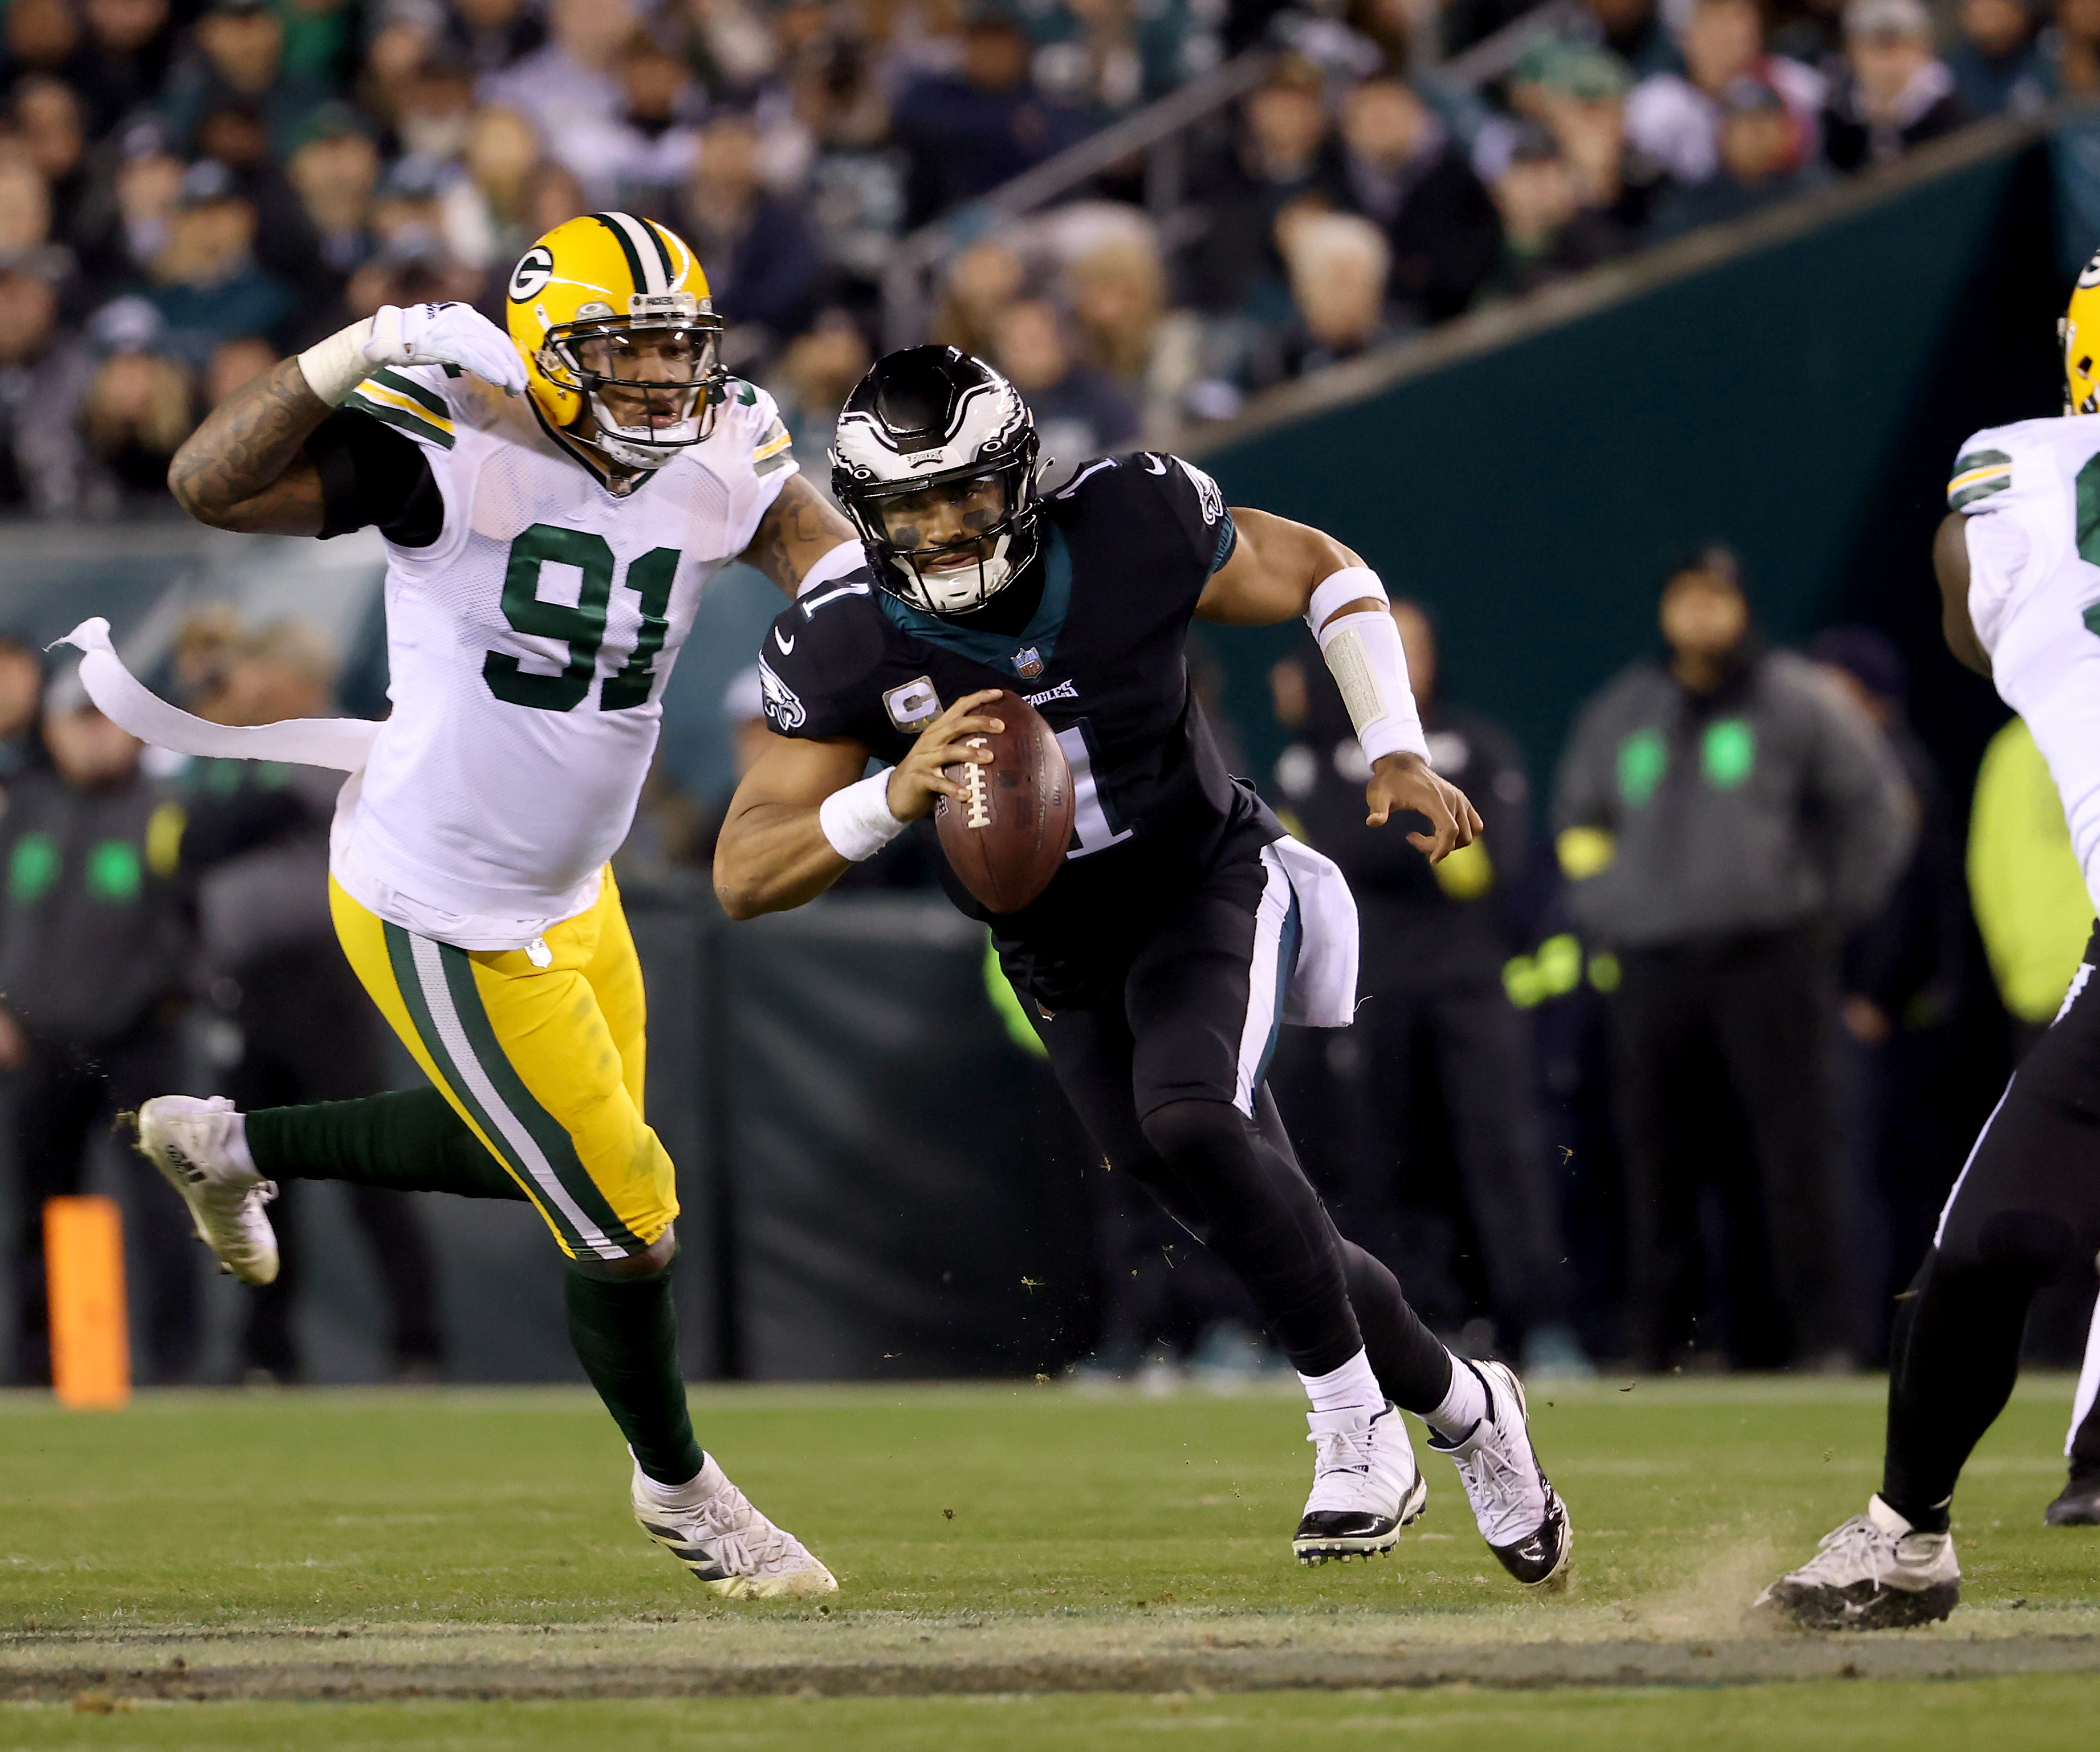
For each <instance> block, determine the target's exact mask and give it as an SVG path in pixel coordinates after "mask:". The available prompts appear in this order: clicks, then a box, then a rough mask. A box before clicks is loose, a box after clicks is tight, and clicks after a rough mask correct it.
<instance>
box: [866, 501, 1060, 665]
mask: <svg viewBox="0 0 2100 1752" xmlns="http://www.w3.org/2000/svg"><path fill="white" fill-rule="evenodd" d="M1047 528H1048V535H1047V538H1046V540H1045V541H1044V542H1043V600H1042V601H1041V602H1038V603H1037V604H1036V605H1035V614H1034V615H1032V616H1030V618H1029V622H1028V624H1027V625H1026V626H1025V627H1023V628H1022V629H1021V631H1020V632H1018V633H1011V634H1009V633H983V632H980V631H978V630H977V629H976V628H974V627H959V626H957V625H955V623H954V622H952V621H948V620H942V618H941V617H940V616H938V615H929V614H926V613H924V612H923V611H920V610H919V609H916V608H914V607H912V606H911V604H910V603H909V602H906V601H905V600H904V599H903V598H902V597H898V596H893V595H892V594H890V593H889V591H887V590H877V591H876V593H875V599H876V601H877V602H880V604H881V605H882V611H883V613H885V615H887V616H889V620H890V623H891V624H893V626H895V627H897V628H898V629H900V630H901V631H903V632H906V633H910V634H911V636H912V637H913V638H922V639H924V640H925V641H926V642H928V643H929V644H931V645H945V646H946V647H948V649H949V650H951V651H960V652H961V654H962V655H964V656H965V657H967V658H968V659H969V660H971V662H973V663H981V664H983V665H984V666H985V667H986V669H995V670H997V671H998V672H999V673H1000V674H1001V675H1012V676H1014V677H1017V678H1019V677H1021V671H1020V669H1018V668H1017V666H1016V665H1015V663H1014V659H1015V658H1017V657H1018V656H1019V655H1021V652H1023V651H1034V652H1035V656H1036V659H1037V663H1038V667H1037V668H1036V669H1035V671H1034V673H1033V674H1031V675H1030V676H1029V677H1026V679H1029V680H1033V679H1034V677H1035V675H1039V674H1040V673H1042V672H1043V669H1047V668H1048V666H1049V663H1050V659H1051V655H1052V653H1053V652H1054V651H1056V650H1057V635H1058V634H1059V633H1062V632H1063V631H1064V630H1065V615H1066V614H1067V613H1068V612H1069V611H1070V608H1071V607H1072V550H1071V549H1070V547H1068V546H1066V545H1065V532H1064V531H1063V530H1061V529H1060V528H1059V527H1057V525H1056V524H1055V523H1049V524H1048V525H1047Z"/></svg>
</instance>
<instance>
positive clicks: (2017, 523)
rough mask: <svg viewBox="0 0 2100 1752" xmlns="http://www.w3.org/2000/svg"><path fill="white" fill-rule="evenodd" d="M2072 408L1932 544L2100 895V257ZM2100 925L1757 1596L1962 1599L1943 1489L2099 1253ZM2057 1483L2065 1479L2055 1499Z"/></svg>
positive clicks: (1949, 615)
mask: <svg viewBox="0 0 2100 1752" xmlns="http://www.w3.org/2000/svg"><path fill="white" fill-rule="evenodd" d="M2062 334H2063V346H2064V353H2063V364H2064V381H2065V386H2066V390H2067V394H2066V396H2065V399H2064V413H2065V414H2066V415H2067V416H2068V417H2067V418H2063V419H2040V420H2023V421H2019V422H2018V423H2017V424H2016V425H2012V426H1994V427H1992V428H1990V429H1988V430H1984V431H1981V432H1979V433H1977V434H1976V435H1974V437H1973V438H1971V439H1970V440H1969V441H1968V443H1966V444H1964V445H1963V446H1962V447H1961V451H1960V452H1959V454H1958V456H1957V460H1956V461H1955V465H1954V476H1953V479H1952V480H1951V481H1950V482H1949V483H1948V489H1947V494H1948V505H1949V507H1950V510H1949V514H1948V517H1947V519H1945V521H1944V522H1943V523H1942V524H1941V525H1940V528H1939V538H1938V540H1937V541H1935V544H1934V548H1933V562H1934V569H1935V571H1936V572H1937V573H1938V575H1939V586H1940V596H1941V611H1942V622H1941V624H1942V628H1943V632H1944V633H1945V636H1946V640H1947V646H1948V650H1950V651H1952V653H1953V654H1954V655H1955V657H1956V658H1957V659H1958V660H1960V661H1961V662H1962V663H1964V664H1967V665H1968V667H1969V668H1970V669H1974V670H1975V671H1976V672H1977V673H1979V674H1980V675H1984V676H1988V677H1990V679H1991V680H1992V682H1994V683H1995V684H1996V687H1997V690H1998V694H1999V697H2000V698H2001V699H2003V700H2004V701H2005V704H2007V705H2009V706H2010V707H2011V708H2013V710H2014V711H2015V712H2017V713H2018V714H2019V715H2020V717H2023V719H2025V720H2026V722H2027V727H2028V729H2029V730H2032V732H2033V733H2034V739H2035V743H2036V746H2037V747H2039V748H2040V750H2041V752H2042V756H2043V757H2044V758H2045V760H2046V761H2048V763H2049V776H2050V777H2051V778H2052V779H2054V781H2055V782H2056V788H2057V793H2058V797H2060V798H2061V800H2062V801H2063V815H2064V819H2065V821H2066V822H2067V823H2068V824H2069V826H2070V828H2071V847H2072V849H2073V850H2075V851H2076V854H2078V861H2079V863H2080V867H2082V868H2083V869H2084V871H2085V886H2086V889H2087V892H2088V898H2090V899H2092V900H2093V902H2094V903H2095V905H2096V907H2100V368H2096V365H2095V361H2096V360H2100V255H2096V256H2095V257H2094V258H2093V260H2092V261H2091V262H2089V263H2087V264H2086V267H2085V272H2084V273H2082V274H2080V276H2078V285H2077V289H2076V290H2075V291H2074V292H2073V293H2072V294H2071V304H2070V308H2069V310H2068V311H2067V312H2066V314H2065V317H2064V320H2063V324H2062ZM2096 965H2100V927H2096V929H2095V930H2094V933H2093V938H2092V940H2091V941H2090V942H2089V943H2088V945H2087V947H2086V950H2085V957H2084V963H2083V964H2082V965H2081V966H2080V968H2079V969H2078V971H2077V973H2076V974H2075V975H2074V976H2073V977H2072V978H2071V989H2070V991H2068V992H2067V994H2066V995H2065V997H2064V1000H2063V1006H2062V1008H2060V1009H2058V1012H2057V1015H2056V1020H2055V1021H2054V1022H2052V1023H2051V1024H2050V1025H2049V1031H2048V1033H2046V1034H2045V1035H2043V1036H2042V1038H2041V1039H2040V1040H2039V1041H2038V1042H2036V1044H2035V1045H2034V1046H2033V1047H2032V1048H2031V1049H2030V1050H2029V1052H2028V1053H2027V1057H2025V1058H2023V1059H2022V1060H2021V1061H2020V1064H2019V1068H2018V1070H2016V1071H2015V1072H2014V1075H2013V1078H2012V1080H2011V1082H2010V1083H2008V1084H2006V1086H2005V1093H2004V1095H2003V1096H2001V1097H2000V1098H1999V1101H1998V1105H1997V1106H1996V1109H1995V1110H1993V1111H1992V1114H1991V1117H1990V1118H1989V1119H1988V1120H1987V1121H1986V1122H1985V1123H1984V1126H1983V1132H1982V1133H1981V1134H1980V1135H1979V1136H1978V1138H1977V1140H1976V1142H1975V1145H1974V1148H1973V1149H1972V1150H1970V1154H1969V1159H1968V1161H1967V1162H1966V1163H1964V1164H1963V1167H1962V1169H1961V1177H1960V1178H1959V1179H1958V1180H1957V1181H1955V1183H1954V1189H1953V1190H1952V1193H1950V1194H1948V1200H1947V1207H1946V1208H1945V1209H1944V1210H1943V1211H1942V1212H1941V1213H1940V1217H1939V1228H1938V1229H1937V1230H1936V1231H1935V1233H1934V1235H1933V1238H1932V1245H1931V1247H1930V1248H1929V1249H1928V1250H1927V1251H1926V1256H1925V1261H1924V1263H1923V1264H1921V1265H1920V1266H1919V1268H1918V1272H1917V1277H1916V1278H1913V1280H1912V1281H1911V1286H1910V1290H1909V1291H1908V1294H1907V1295H1906V1296H1905V1297H1904V1301H1903V1304H1902V1307H1901V1308H1900V1309H1899V1313H1898V1315H1897V1319H1896V1328H1895V1339H1894V1343H1893V1344H1892V1345H1891V1347H1890V1350H1891V1355H1890V1362H1889V1413H1888V1434H1887V1441H1886V1448H1885V1450H1884V1453H1883V1458H1882V1488H1881V1489H1880V1490H1879V1491H1878V1492H1877V1493H1876V1494H1875V1495H1873V1497H1872V1498H1869V1499H1868V1503H1867V1509H1866V1512H1865V1513H1864V1514H1863V1515H1859V1516H1855V1517H1854V1518H1853V1519H1851V1520H1848V1521H1846V1522H1845V1523H1844V1524H1843V1525H1842V1526H1839V1527H1838V1528H1837V1529H1834V1530H1833V1531H1832V1532H1831V1533H1829V1534H1826V1535H1825V1536H1824V1539H1823V1542H1822V1544H1821V1547H1820V1549H1819V1550H1818V1551H1817V1552H1816V1554H1815V1556H1814V1557H1812V1558H1811V1559H1810V1560H1808V1561H1807V1563H1805V1564H1802V1566H1801V1567H1800V1568H1799V1569H1795V1570H1793V1571H1792V1572H1791V1573H1789V1574H1787V1575H1785V1576H1782V1577H1781V1578H1780V1579H1779V1580H1778V1581H1776V1582H1774V1583H1773V1584H1772V1585H1771V1587H1769V1588H1767V1589H1766V1590H1765V1591H1764V1593H1763V1594H1762V1595H1760V1596H1759V1600H1758V1604H1760V1605H1761V1606H1762V1607H1763V1608H1765V1609H1767V1610H1768V1611H1771V1612H1773V1613H1777V1614H1779V1615H1780V1616H1781V1617H1785V1618H1787V1619H1789V1620H1791V1621H1792V1622H1794V1623H1797V1624H1800V1625H1803V1626H1808V1627H1810V1628H1812V1629H1818V1630H1879V1629H1883V1628H1886V1627H1890V1626H1899V1625H1910V1624H1922V1623H1926V1622H1930V1621H1932V1620H1935V1619H1939V1618H1944V1617H1947V1615H1948V1613H1950V1612H1952V1610H1953V1609H1954V1607H1955V1605H1956V1604H1957V1601H1958V1600H1959V1599H1960V1597H1961V1566H1960V1564H1958V1563H1957V1560H1956V1559H1955V1555H1954V1534H1953V1531H1952V1526H1953V1523H1952V1510H1953V1502H1954V1487H1955V1485H1956V1483H1957V1481H1959V1479H1960V1478H1961V1471H1962V1468H1963V1467H1965V1465H1966V1464H1967V1463H1968V1460H1969V1456H1970V1453H1971V1452H1972V1451H1973V1450H1974V1448H1975V1445H1976V1444H1977V1442H1978V1441H1980V1440H1981V1439H1982V1437H1983V1432H1984V1431H1986V1430H1987V1429H1988V1428H1990V1427H1991V1425H1992V1423H1993V1422H1994V1421H1995V1420H1996V1418H1997V1415H1998V1414H1999V1412H2000V1411H2001V1410H2004V1409H2005V1401H2006V1400H2007V1399H2008V1398H2009V1397H2010V1396H2011V1393H2012V1390H2013V1384H2014V1380H2015V1379H2017V1378H2018V1374H2019V1366H2020V1340H2021V1336H2022V1334H2023V1332H2024V1331H2025V1329H2026V1326H2027V1305H2028V1304H2029V1303H2030V1302H2031V1301H2032V1300H2033V1298H2034V1294H2035V1292H2036V1290H2038V1289H2039V1288H2040V1286H2042V1285H2043V1284H2045V1283H2047V1282H2049V1281H2050V1280H2051V1279H2053V1278H2059V1277H2062V1276H2063V1275H2065V1274H2067V1273H2089V1272H2090V1271H2091V1270H2092V1269H2093V1266H2092V1261H2093V1256H2094V1254H2095V1252H2096V1251H2100V1127H2096V1125H2095V1123H2094V1116H2095V1114H2100V982H2095V981H2094V979H2093V969H2094V967H2095V966H2096ZM2067 1494H2068V1493H2067Z"/></svg>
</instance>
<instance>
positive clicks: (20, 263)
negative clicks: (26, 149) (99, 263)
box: [0, 152, 73, 280]
mask: <svg viewBox="0 0 2100 1752" xmlns="http://www.w3.org/2000/svg"><path fill="white" fill-rule="evenodd" d="M72 266H73V258H72V256H71V255H70V254H69V253H68V251H67V250H65V249H63V248H61V247H59V246H57V245H54V244H53V243H52V242H51V189H50V188H49V187H48V185H46V183H45V181H44V179H43V178H42V176H41V175H39V174H38V171H37V167H36V166H35V165H33V164H31V163H30V162H29V160H28V159H27V158H25V157H20V156H17V155H13V154H9V153H7V152H0V268H14V269H20V270H21V271H25V272H29V273H33V274H41V275H42V276H44V277H46V279H53V280H57V279H63V278H64V276H65V275H66V274H67V273H68V272H69V271H71V268H72Z"/></svg>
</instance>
